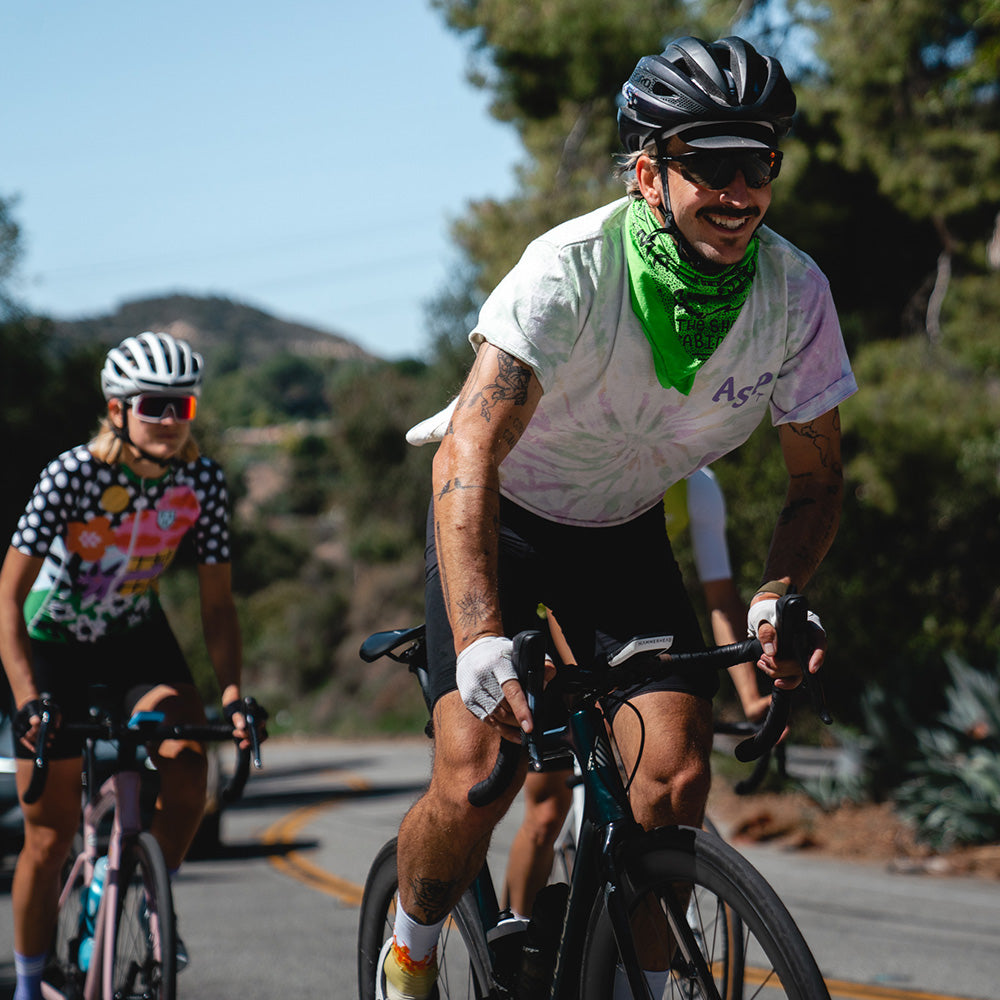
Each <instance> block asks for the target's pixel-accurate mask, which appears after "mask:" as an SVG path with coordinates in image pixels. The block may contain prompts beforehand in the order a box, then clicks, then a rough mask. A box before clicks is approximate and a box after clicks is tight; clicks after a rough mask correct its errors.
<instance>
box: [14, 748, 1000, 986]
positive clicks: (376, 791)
mask: <svg viewBox="0 0 1000 1000" xmlns="http://www.w3.org/2000/svg"><path fill="white" fill-rule="evenodd" d="M429 759H430V758H429V744H428V743H427V742H426V741H417V742H411V741H402V742H396V743H362V742H358V743H355V742H332V741H330V742H309V743H302V744H295V743H291V742H282V743H278V742H274V741H271V742H269V743H268V744H266V745H265V769H264V771H262V772H260V773H259V774H256V775H254V776H253V777H252V778H251V782H250V785H249V786H248V790H247V795H246V798H245V801H244V802H243V803H241V804H240V805H239V806H238V807H237V808H234V809H232V810H231V811H230V812H228V813H227V814H226V816H225V819H224V823H223V834H224V839H225V844H226V846H225V850H224V852H223V853H222V855H221V856H219V857H217V858H214V859H211V860H192V861H189V862H188V863H187V864H186V865H185V867H184V868H183V870H182V871H181V873H180V874H179V875H178V877H177V879H176V882H175V902H176V909H177V912H178V916H179V928H180V931H181V934H182V936H183V937H184V939H185V941H186V943H187V946H188V950H189V952H190V954H191V965H190V967H189V968H188V969H187V970H186V971H185V972H184V973H183V974H182V977H181V979H180V994H181V996H183V997H190V998H198V1000H236V998H239V1000H264V998H280V997H282V996H284V995H289V996H291V995H294V996H295V997H310V998H326V1000H354V998H356V996H357V992H356V985H355V959H356V935H357V917H358V909H357V905H358V901H359V899H360V894H361V886H362V885H363V883H364V878H365V872H366V870H367V867H368V864H369V862H370V860H371V858H372V857H373V855H374V854H375V852H376V851H377V850H378V847H379V846H380V845H381V844H382V842H383V841H384V840H386V839H387V838H388V837H390V836H392V835H393V834H394V833H395V830H396V827H397V825H398V823H399V820H400V818H401V817H402V815H403V813H404V812H405V810H406V808H407V806H408V805H409V804H410V803H411V802H412V801H413V800H414V798H415V797H416V795H417V794H419V790H420V788H421V787H422V785H423V782H424V781H425V780H426V775H427V773H428V768H429ZM518 819H519V811H518V808H517V806H516V805H515V807H514V809H513V810H512V815H511V817H509V818H508V820H507V821H505V823H504V824H503V825H502V826H501V828H500V829H499V830H498V832H497V835H496V837H495V839H494V846H493V850H492V854H491V863H492V866H493V870H494V872H495V873H497V872H501V871H502V868H503V857H504V854H505V851H506V847H507V845H508V844H509V840H510V836H511V835H512V833H513V829H514V828H515V827H516V824H517V821H518ZM745 853H746V854H747V855H748V856H749V857H750V858H751V860H752V861H753V863H754V864H755V865H757V867H758V868H760V869H761V871H763V873H764V874H765V875H766V877H767V878H768V879H769V881H771V883H772V884H773V885H774V887H775V888H776V889H777V891H778V893H779V895H780V896H781V897H782V899H783V900H784V901H785V903H786V905H787V906H788V907H789V909H790V910H791V911H792V914H793V916H794V917H795V918H796V920H797V921H798V923H799V925H800V926H801V928H802V930H803V933H804V934H805V937H806V939H807V940H808V941H809V943H810V945H811V947H812V949H813V952H814V953H815V955H816V958H817V961H818V962H819V965H820V967H821V969H822V970H823V973H824V975H825V976H826V977H827V980H828V983H829V984H830V987H831V992H832V993H833V995H834V997H835V1000H847V998H851V1000H943V998H952V997H957V998H975V1000H996V998H998V997H1000V887H998V886H997V885H996V883H992V882H986V881H978V880H973V879H952V878H943V877H936V876H933V877H932V876H925V875H907V874H892V873H889V872H887V871H885V870H884V868H882V867H880V866H875V865H871V866H866V865H853V864H842V863H838V862H833V861H828V860H825V859H821V858H817V857H814V856H809V855H802V854H788V853H782V852H780V851H777V850H772V849H761V848H753V849H749V850H747V851H746V852H745ZM9 885H10V869H9V864H7V865H5V866H4V868H3V869H2V870H0V895H4V896H6V895H9ZM12 983H13V969H12V943H11V915H10V905H9V899H3V898H0V1000H8V998H9V997H10V996H11V994H12Z"/></svg>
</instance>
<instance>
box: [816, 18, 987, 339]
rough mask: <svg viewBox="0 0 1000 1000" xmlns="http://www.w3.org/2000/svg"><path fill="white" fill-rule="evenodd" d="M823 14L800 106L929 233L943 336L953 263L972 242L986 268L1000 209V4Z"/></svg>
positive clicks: (931, 290)
mask: <svg viewBox="0 0 1000 1000" xmlns="http://www.w3.org/2000/svg"><path fill="white" fill-rule="evenodd" d="M823 11H824V14H825V15H826V16H825V19H824V20H823V21H822V22H819V23H818V30H817V49H816V51H817V56H818V58H819V59H820V61H821V63H822V66H823V70H822V78H821V80H820V81H818V83H819V86H817V87H816V88H814V89H813V90H811V91H806V92H805V93H804V94H803V101H804V103H805V104H806V106H807V108H808V109H809V111H810V112H811V113H812V114H814V115H815V114H816V113H817V112H828V113H830V114H831V115H832V116H833V119H834V122H835V125H836V130H837V134H838V136H839V143H838V145H837V151H838V155H840V156H842V157H843V159H844V162H845V164H846V166H847V167H848V168H849V169H851V170H855V171H868V172H870V173H871V174H872V175H873V176H874V177H875V178H876V179H877V183H878V186H879V190H880V191H881V192H882V193H883V194H885V196H886V197H887V198H889V199H890V200H891V201H892V203H893V204H894V205H895V206H896V207H897V209H898V210H899V211H900V212H901V213H904V214H905V215H907V216H909V217H910V218H912V219H915V220H920V221H924V222H927V223H929V224H931V225H932V226H933V227H934V231H935V232H936V234H937V238H938V249H939V254H938V258H937V263H936V266H935V268H934V270H933V273H932V276H931V278H930V280H928V282H927V283H926V285H925V286H924V288H923V290H922V299H923V301H924V302H925V303H926V308H925V318H924V326H925V328H926V332H927V334H928V335H929V336H930V337H931V338H932V339H934V340H939V339H940V338H941V336H942V333H941V308H942V303H943V301H944V298H945V296H946V294H947V291H948V287H949V283H950V281H951V277H952V270H953V266H954V259H955V256H956V254H958V253H962V252H964V253H968V252H969V250H970V246H969V245H970V244H972V245H973V246H975V247H977V249H976V250H975V256H976V265H975V266H977V267H978V268H979V269H980V270H981V269H982V268H983V267H984V266H985V257H984V250H983V248H984V245H985V243H986V241H987V240H988V239H989V238H990V236H991V234H992V233H993V231H994V227H995V226H996V224H997V209H998V208H1000V86H998V83H997V77H998V68H1000V4H998V3H997V2H996V0H963V2H955V3H940V2H939V0H906V2H905V3H899V2H897V0H866V2H864V3H858V2H856V0H826V2H825V3H824V5H823ZM886 236H887V237H889V238H891V236H892V234H891V233H887V234H886ZM899 246H900V244H899V243H898V242H897V241H896V240H892V242H890V243H887V244H886V247H887V249H888V250H889V251H890V253H895V252H896V251H897V250H898V249H899Z"/></svg>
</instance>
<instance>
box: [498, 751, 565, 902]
mask: <svg viewBox="0 0 1000 1000" xmlns="http://www.w3.org/2000/svg"><path fill="white" fill-rule="evenodd" d="M570 773H571V772H569V771H565V770H560V771H548V772H543V773H541V774H536V773H534V772H532V773H530V774H528V776H527V777H526V778H525V781H524V818H523V820H522V821H521V826H520V827H519V828H518V831H517V833H516V834H515V835H514V839H513V841H512V842H511V846H510V854H509V856H508V860H507V877H506V879H505V880H504V903H505V905H506V906H509V907H510V909H511V910H512V911H513V912H514V914H515V915H517V916H521V917H530V916H531V907H532V904H533V903H534V901H535V896H536V895H538V892H539V890H540V889H542V888H543V887H544V886H545V884H546V883H547V882H548V879H549V873H550V872H551V871H552V862H553V858H554V855H555V843H556V840H557V839H558V837H559V834H560V832H561V831H562V828H563V823H564V821H565V819H566V816H567V814H568V813H569V809H570V806H571V805H572V804H573V790H572V789H571V788H570V786H569V784H568V782H567V777H568V775H569V774H570Z"/></svg>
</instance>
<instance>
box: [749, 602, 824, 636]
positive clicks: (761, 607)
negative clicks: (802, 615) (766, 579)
mask: <svg viewBox="0 0 1000 1000" xmlns="http://www.w3.org/2000/svg"><path fill="white" fill-rule="evenodd" d="M806 621H807V622H809V624H810V625H815V626H816V628H818V629H819V630H820V631H821V632H822V633H823V634H824V635H826V630H825V629H824V628H823V625H822V623H821V622H820V620H819V615H817V614H816V613H815V612H812V611H807V612H806ZM762 622H769V623H770V624H771V625H773V626H774V627H775V628H777V627H778V599H777V598H776V597H769V598H767V600H764V601H758V602H757V603H756V604H752V605H751V606H750V610H749V611H748V612H747V634H748V635H749V636H750V637H751V638H752V639H756V638H757V630H758V629H759V628H760V626H761V623H762Z"/></svg>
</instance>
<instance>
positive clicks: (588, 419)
mask: <svg viewBox="0 0 1000 1000" xmlns="http://www.w3.org/2000/svg"><path fill="white" fill-rule="evenodd" d="M794 110H795V97H794V94H793V92H792V89H791V86H790V85H789V83H788V80H787V79H786V77H785V74H784V72H783V70H782V68H781V66H780V64H779V63H778V62H777V61H776V60H774V59H772V58H767V57H764V56H762V55H760V54H759V53H757V52H756V51H755V50H754V49H753V48H752V47H751V46H750V45H748V44H747V43H746V42H744V41H742V40H741V39H738V38H726V39H721V40H720V41H717V42H713V43H711V44H706V43H704V42H702V41H700V40H698V39H694V38H681V39H678V40H677V41H675V42H673V43H671V44H670V45H668V46H667V47H666V49H665V50H664V52H663V53H662V54H661V55H653V56H647V57H645V58H643V59H641V60H640V61H639V64H638V66H637V67H636V70H635V72H634V73H633V74H632V76H631V78H630V79H629V80H628V81H627V82H626V84H625V85H624V87H623V90H622V103H621V107H620V111H619V115H618V121H619V131H620V135H621V138H622V141H623V143H624V145H625V149H626V150H627V152H628V154H629V155H628V160H627V163H626V169H627V178H628V181H627V191H628V197H626V198H624V199H622V200H620V201H617V202H614V203H612V204H611V205H608V206H606V207H604V208H601V209H599V210H597V211H595V212H592V213H590V214H588V215H585V216H583V217H581V218H578V219H574V220H571V221H570V222H567V223H564V224H563V225H561V226H557V227H556V228H555V229H553V230H552V231H550V232H548V233H546V234H545V235H543V236H541V237H539V238H538V239H536V240H535V241H533V242H532V243H531V244H530V245H529V246H528V248H527V249H526V250H525V253H524V255H523V256H522V258H521V260H520V262H519V263H518V264H517V265H516V266H515V267H514V269H513V270H512V271H511V272H510V273H509V274H508V275H507V276H506V277H505V278H504V279H503V280H502V281H501V282H500V284H499V285H498V286H497V288H496V289H495V290H494V291H493V293H492V294H491V295H490V297H489V298H488V299H487V301H486V303H485V304H484V306H483V308H482V310H481V312H480V315H479V321H478V323H477V324H476V327H475V329H474V330H473V331H472V333H471V335H470V340H471V342H472V344H473V346H474V347H475V348H476V359H475V362H474V363H473V366H472V369H471V371H470V373H469V376H468V378H467V380H466V383H465V385H464V387H463V389H462V391H461V393H460V395H459V398H458V402H457V404H456V406H455V408H454V411H453V413H452V415H451V420H450V423H449V425H448V428H447V431H446V432H445V434H444V437H443V439H442V441H441V444H440V446H439V447H438V450H437V453H436V455H435V458H434V472H433V498H432V507H431V511H430V515H429V518H428V526H429V531H428V545H427V569H426V580H427V587H426V603H427V648H428V655H429V661H430V670H431V683H432V688H433V695H434V697H435V699H436V700H435V707H434V731H435V755H434V765H433V771H432V775H431V781H430V786H429V788H428V790H427V792H426V793H425V794H424V795H423V797H422V798H421V799H420V800H419V801H418V802H417V803H416V804H415V805H414V806H413V808H412V809H411V810H410V811H409V813H408V814H407V816H406V817H405V819H404V820H403V823H402V825H401V828H400V832H399V843H398V863H399V906H398V907H397V911H396V923H395V933H394V935H393V937H392V938H391V939H390V940H389V941H387V942H386V947H385V949H384V960H383V962H382V964H381V971H380V976H379V983H378V984H377V986H378V993H379V995H380V996H382V997H387V998H390V1000H397V998H400V997H403V998H407V997H412V998H423V997H427V996H430V995H432V993H433V991H434V990H435V989H436V987H435V980H436V954H435V948H436V942H437V937H438V932H439V929H440V927H441V926H442V922H443V921H444V919H445V917H446V915H447V913H448V911H449V909H450V908H451V907H452V906H453V905H454V903H455V901H456V900H457V899H458V898H459V897H460V895H461V893H462V892H463V891H464V890H465V888H466V887H467V886H468V885H469V884H470V882H471V881H472V879H473V878H474V877H475V875H476V873H477V872H478V870H479V868H480V866H481V865H482V862H483V858H484V856H485V854H486V850H487V846H488V844H489V839H490V835H491V833H492V831H493V828H494V826H495V825H496V823H497V822H498V820H499V819H500V817H501V816H502V815H503V813H504V812H505V811H506V809H507V808H508V807H509V805H510V802H511V801H512V799H513V797H514V796H515V795H516V793H517V784H518V783H517V782H515V786H514V787H512V788H511V789H510V790H509V792H508V793H507V794H506V795H505V796H503V797H502V798H501V799H500V800H499V801H498V802H496V803H495V804H493V805H490V806H485V807H482V808H475V807H473V806H471V805H470V804H469V802H468V800H467V798H466V793H467V791H468V789H469V788H470V787H471V786H472V785H474V784H475V783H476V782H478V781H480V780H481V779H482V778H484V777H485V776H486V775H487V774H488V773H489V771H490V768H491V765H492V763H493V760H494V758H495V756H496V751H497V747H498V744H499V740H500V739H502V738H509V739H513V740H515V741H516V740H518V739H519V737H520V734H521V731H522V730H530V728H531V726H532V719H531V717H530V714H529V712H528V711H527V705H526V701H525V697H524V692H523V691H522V690H521V688H520V685H519V684H518V683H517V681H516V679H514V674H513V670H512V668H511V648H512V642H511V637H512V636H514V635H515V634H516V633H517V632H519V631H521V630H522V629H525V628H531V627H532V625H533V623H537V617H536V609H537V607H538V605H539V604H544V605H545V606H546V607H548V608H551V609H552V610H553V612H554V613H555V616H556V618H557V619H558V622H559V624H560V626H561V628H562V631H563V633H564V634H565V637H566V640H567V643H568V645H569V647H570V648H571V649H572V650H574V652H577V653H578V655H581V656H582V655H591V653H593V655H594V656H595V657H607V656H608V655H609V654H610V653H613V652H614V651H616V650H617V649H618V648H620V646H621V644H622V643H623V642H625V641H626V640H628V639H630V638H631V637H633V636H634V635H638V634H643V633H646V634H649V633H659V634H671V635H673V636H674V637H675V639H674V648H675V650H677V651H683V650H692V649H697V648H701V647H702V642H703V641H702V638H701V634H700V629H699V627H698V623H697V619H696V616H695V614H694V611H693V608H692V606H691V604H690V601H689V599H688V597H687V595H686V591H685V587H684V583H683V581H682V580H681V577H680V573H679V571H678V569H677V565H676V562H675V561H674V559H673V556H672V554H671V551H670V545H669V542H668V540H667V538H666V534H665V532H664V531H663V520H662V512H661V508H660V501H661V499H662V497H663V495H664V493H665V491H666V490H667V489H668V488H669V487H670V486H671V485H672V484H673V483H675V482H678V481H679V480H681V479H684V478H685V477H687V476H689V475H690V474H691V473H692V472H694V471H695V470H697V469H699V468H701V467H703V466H705V465H708V464H709V463H711V462H712V461H714V460H715V459H716V458H718V457H719V456H720V455H723V454H725V453H726V452H729V451H731V450H732V449H734V448H736V447H738V446H739V445H740V444H741V443H742V442H744V441H745V440H746V439H747V438H748V437H749V435H750V434H751V433H752V431H753V430H754V428H755V427H756V426H757V425H758V424H759V423H760V421H761V420H762V419H763V418H764V415H765V413H767V412H769V413H770V417H771V420H772V423H774V424H775V425H776V426H777V428H778V439H779V443H780V446H781V449H782V454H783V456H784V460H785V464H786V466H787V468H788V473H789V481H788V489H787V494H786V500H785V504H784V507H783V509H782V511H781V514H780V516H779V518H778V521H777V524H776V526H775V529H774V534H773V537H772V540H771V546H770V549H769V551H768V554H767V558H766V560H765V561H764V567H763V573H762V576H761V579H762V580H764V581H765V582H764V583H763V584H762V585H761V588H760V589H759V591H758V592H757V594H755V595H754V597H753V599H752V601H751V608H750V615H749V619H750V628H751V630H752V631H753V632H754V633H755V634H756V635H758V637H759V638H760V640H761V642H762V644H763V649H764V652H763V655H762V656H761V658H760V660H759V661H758V666H759V668H760V669H761V670H762V671H763V672H764V673H765V674H766V675H767V676H769V677H770V678H772V679H774V681H775V683H776V684H777V685H779V686H780V687H785V688H790V687H795V686H796V685H797V684H798V683H800V680H801V674H800V670H799V667H798V666H797V664H796V663H794V662H792V661H787V660H784V659H778V658H777V657H776V655H775V642H774V640H775V631H774V625H773V621H774V608H775V605H776V603H777V599H778V598H779V597H780V596H781V595H782V594H783V593H785V592H786V591H789V590H791V589H792V588H798V589H801V588H802V587H803V586H804V585H805V584H806V582H807V581H808V580H809V578H810V577H811V576H812V574H813V573H814V572H815V570H816V568H817V566H818V565H819V563H820V562H821V560H822V558H823V556H824V554H825V553H826V551H827V549H828V547H829V545H830V543H831V542H832V540H833V537H834V535H835V532H836V527H837V524H838V520H839V513H840V506H841V497H842V491H843V483H842V472H841V467H840V422H839V416H838V412H837V406H838V404H839V403H840V402H842V401H843V400H844V399H846V398H847V397H848V396H849V395H851V393H852V392H854V391H855V389H856V385H855V382H854V377H853V375H852V374H851V370H850V366H849V363H848V360H847V355H846V351H845V349H844V344H843V338H842V336H841V333H840V327H839V323H838V321H837V317H836V312H835V310H834V306H833V301H832V298H831V296H830V291H829V285H828V283H827V281H826V279H825V277H824V276H823V275H822V273H821V272H820V271H819V269H818V268H817V267H816V265H815V264H814V263H813V261H812V260H810V259H809V258H808V257H807V256H806V255H805V254H803V253H802V252H800V251H799V250H797V249H796V248H795V247H793V246H791V245H790V244H789V243H788V242H787V241H785V240H783V239H782V238H781V237H779V236H778V235H777V234H775V233H774V232H772V231H771V230H769V229H767V228H765V227H762V225H761V223H762V221H763V218H764V215H765V213H766V211H767V208H768V206H769V204H770V201H771V187H770V182H771V180H773V179H774V178H775V177H776V176H777V172H778V168H779V166H780V162H781V153H780V152H779V150H778V148H777V147H778V141H779V139H780V138H781V137H782V136H783V135H784V134H785V132H786V130H787V128H788V126H789V123H790V120H791V117H792V115H793V113H794ZM816 633H817V649H816V650H815V651H814V652H813V654H812V656H811V658H810V661H809V670H810V671H811V672H815V671H817V670H818V669H819V668H820V666H821V664H822V661H823V649H822V646H823V642H822V638H821V630H820V629H818V627H817V628H816ZM581 651H586V653H583V652H581ZM716 685H717V679H716V678H715V677H714V676H706V675H704V673H701V672H699V673H696V674H692V673H690V672H688V671H685V670H682V669H678V668H676V667H675V668H674V671H673V673H672V674H671V675H669V676H667V677H665V678H663V679H662V680H660V681H657V682H656V683H655V684H652V685H649V686H645V687H642V688H641V689H638V690H630V691H627V692H625V693H626V694H627V696H628V698H629V700H630V702H631V704H632V706H633V707H634V708H635V709H636V712H637V713H638V716H641V719H640V718H638V717H637V716H636V714H635V713H633V712H630V711H627V712H620V713H619V714H618V716H617V718H616V719H615V721H614V726H615V734H616V737H617V740H618V745H619V749H620V750H621V753H622V755H623V763H624V765H625V766H626V768H627V769H628V770H629V771H630V772H631V770H632V769H633V766H634V765H636V758H637V756H639V748H640V746H642V747H643V748H644V749H643V751H642V754H641V760H640V761H639V762H638V769H637V773H636V777H635V780H634V781H633V783H632V791H631V799H632V806H633V810H634V812H635V815H636V818H637V819H638V821H639V822H640V823H642V824H643V825H644V826H646V827H653V826H660V825H664V824H670V823H684V824H687V825H691V826H697V825H699V824H700V823H701V821H702V816H703V812H704V807H705V800H706V797H707V794H708V784H709V767H708V755H709V748H710V745H711V739H712V707H711V699H712V696H713V694H714V692H715V688H716ZM648 974H649V976H650V978H651V982H653V983H655V981H656V977H657V976H660V977H662V975H663V973H662V972H658V971H657V970H656V969H655V968H650V969H649V973H648Z"/></svg>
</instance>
